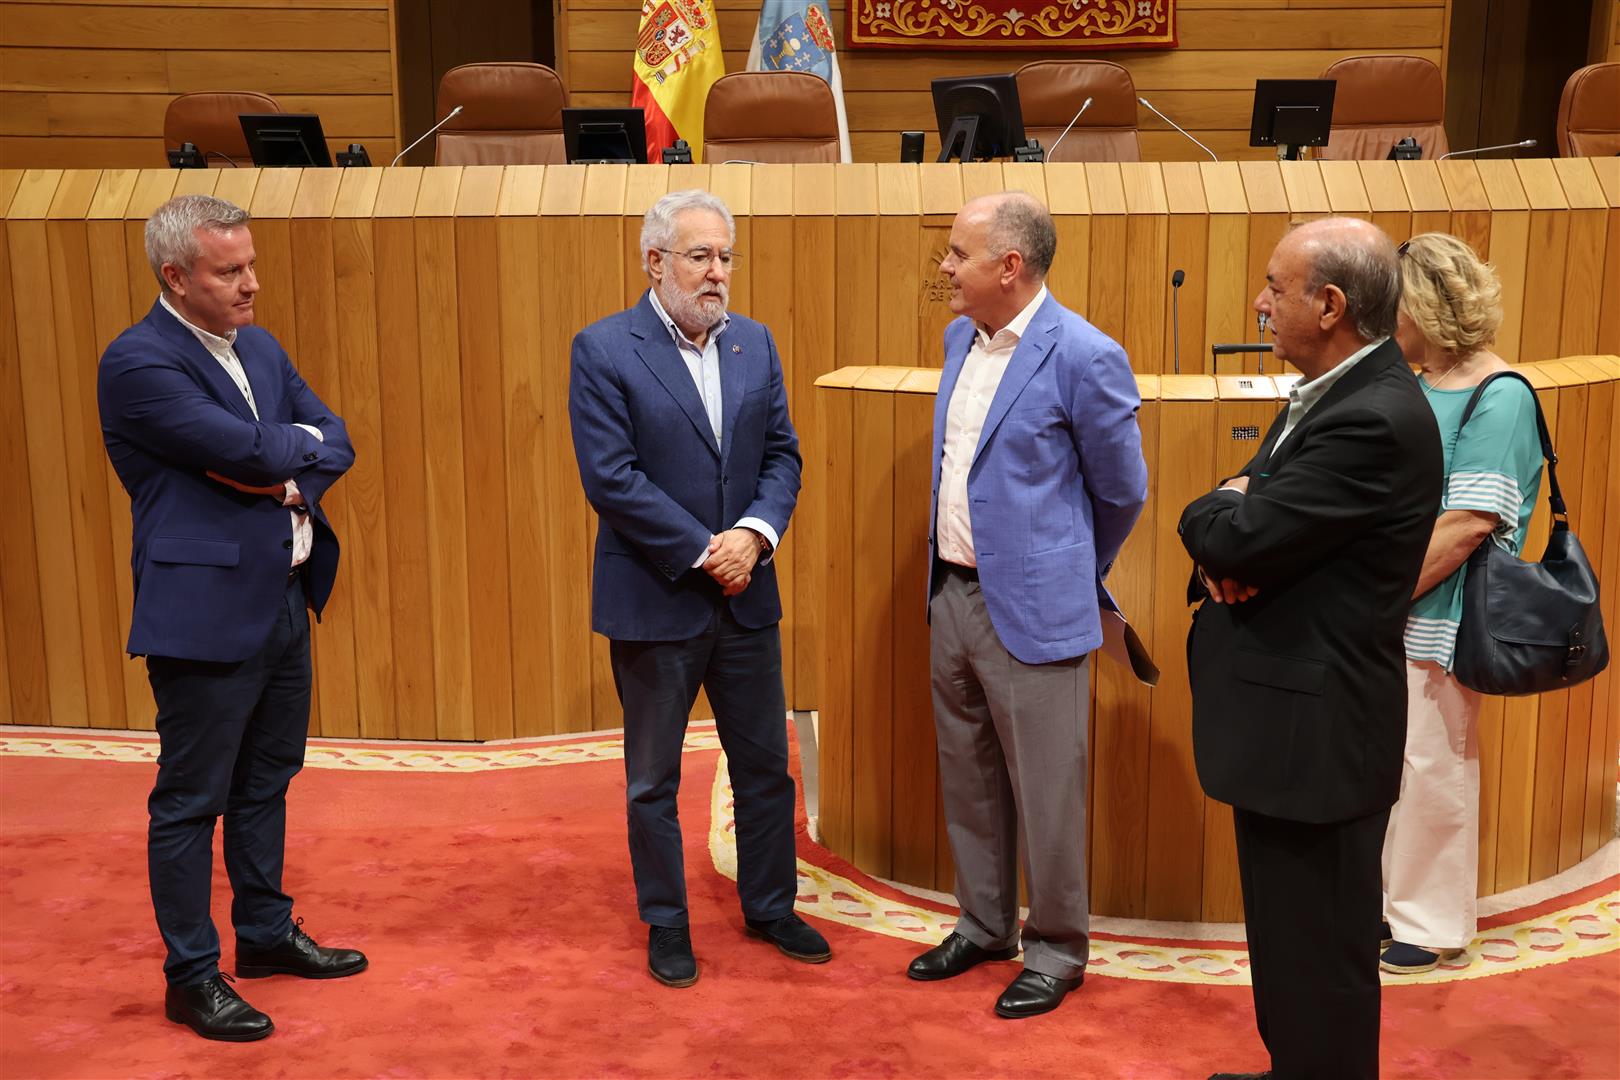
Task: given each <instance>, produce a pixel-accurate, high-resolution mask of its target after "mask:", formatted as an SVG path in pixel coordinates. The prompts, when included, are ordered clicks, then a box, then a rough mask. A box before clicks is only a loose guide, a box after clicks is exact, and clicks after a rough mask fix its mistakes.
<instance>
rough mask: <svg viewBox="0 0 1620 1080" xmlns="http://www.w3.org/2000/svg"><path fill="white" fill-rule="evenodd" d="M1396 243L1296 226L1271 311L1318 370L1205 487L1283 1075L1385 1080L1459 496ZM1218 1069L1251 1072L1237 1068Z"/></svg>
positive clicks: (1285, 349) (1202, 634)
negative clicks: (1432, 599) (1388, 896)
mask: <svg viewBox="0 0 1620 1080" xmlns="http://www.w3.org/2000/svg"><path fill="white" fill-rule="evenodd" d="M1399 300H1400V276H1399V274H1398V272H1397V270H1396V266H1395V246H1394V245H1393V244H1392V243H1390V239H1389V237H1387V236H1385V235H1384V233H1383V232H1382V230H1380V229H1378V228H1377V227H1376V226H1374V225H1370V224H1368V223H1367V222H1365V221H1357V220H1353V219H1349V218H1330V219H1327V220H1324V221H1314V222H1310V223H1308V224H1305V225H1301V226H1299V227H1298V228H1295V229H1294V230H1293V231H1291V232H1289V233H1288V234H1287V235H1285V236H1284V237H1283V238H1282V240H1281V241H1280V242H1279V243H1278V244H1277V248H1276V250H1275V251H1274V252H1273V253H1272V256H1271V261H1270V263H1269V264H1268V266H1267V267H1266V285H1265V287H1264V288H1263V289H1261V290H1260V295H1259V296H1257V297H1256V298H1255V301H1254V306H1255V310H1257V311H1259V312H1260V313H1261V314H1263V315H1265V316H1267V317H1268V318H1269V319H1270V322H1271V327H1272V332H1273V334H1274V335H1275V337H1276V345H1275V349H1276V355H1277V357H1278V359H1281V360H1286V361H1288V362H1289V363H1291V364H1293V365H1294V366H1295V367H1297V368H1299V370H1300V371H1301V372H1302V373H1303V375H1304V378H1303V379H1302V380H1301V381H1300V383H1299V384H1298V385H1297V386H1295V387H1294V388H1293V389H1292V390H1291V391H1290V393H1289V404H1288V408H1286V409H1284V410H1283V411H1282V412H1281V413H1280V414H1278V416H1277V419H1276V420H1275V421H1274V422H1273V423H1272V425H1271V430H1270V431H1269V432H1268V433H1267V435H1266V437H1265V439H1264V440H1263V441H1262V442H1261V444H1260V450H1259V452H1258V453H1257V454H1255V456H1254V458H1253V459H1252V460H1251V461H1250V462H1249V464H1248V465H1247V466H1245V467H1244V469H1243V471H1242V472H1241V473H1239V474H1238V475H1237V476H1236V477H1234V478H1232V479H1231V480H1228V481H1227V482H1226V483H1225V484H1223V485H1222V486H1221V487H1220V488H1218V489H1216V490H1215V491H1213V492H1211V493H1209V494H1208V495H1204V496H1202V497H1200V498H1198V499H1196V500H1194V501H1193V502H1192V503H1191V504H1190V505H1189V506H1188V507H1187V508H1186V510H1185V511H1184V512H1183V513H1182V516H1181V526H1180V528H1181V539H1182V543H1183V544H1184V545H1185V546H1186V548H1187V551H1188V553H1189V554H1190V555H1192V557H1193V561H1194V562H1195V563H1196V564H1197V566H1196V568H1195V571H1194V574H1193V580H1192V583H1191V585H1190V586H1189V600H1192V601H1197V600H1200V599H1202V600H1204V603H1203V605H1202V606H1201V607H1200V608H1199V609H1198V611H1197V613H1196V614H1195V615H1194V617H1193V627H1192V631H1191V634H1190V636H1189V638H1188V642H1187V657H1188V674H1189V677H1190V681H1191V683H1192V691H1193V750H1194V754H1195V756H1196V758H1197V762H1198V779H1199V780H1200V782H1202V784H1203V786H1204V790H1205V791H1206V792H1208V793H1209V795H1210V797H1211V798H1215V799H1219V800H1220V801H1222V802H1225V803H1230V804H1231V805H1232V819H1233V824H1234V826H1235V829H1236V833H1237V853H1238V871H1239V875H1240V878H1241V882H1242V886H1243V915H1244V920H1245V924H1246V926H1247V930H1248V945H1249V960H1250V968H1249V974H1250V979H1251V981H1252V983H1253V989H1254V1011H1255V1020H1256V1022H1257V1026H1258V1027H1259V1029H1260V1037H1261V1039H1262V1040H1263V1041H1264V1042H1265V1044H1266V1048H1267V1049H1268V1050H1269V1051H1270V1052H1271V1072H1270V1073H1260V1074H1256V1075H1260V1076H1267V1075H1269V1076H1272V1077H1276V1078H1277V1080H1305V1078H1310V1080H1329V1078H1334V1077H1344V1078H1347V1080H1350V1078H1354V1080H1367V1078H1371V1077H1376V1076H1377V1075H1378V951H1379V945H1378V940H1379V931H1378V922H1379V917H1380V915H1381V914H1382V911H1383V906H1382V905H1383V900H1382V896H1381V887H1382V886H1381V875H1380V867H1379V860H1380V855H1381V852H1382V850H1383V844H1384V827H1385V824H1386V822H1387V821H1388V820H1389V808H1390V806H1391V805H1392V804H1393V803H1394V802H1395V799H1396V796H1397V795H1398V794H1399V792H1400V781H1401V757H1402V753H1403V751H1404V748H1405V743H1406V652H1405V649H1404V647H1403V644H1402V634H1403V633H1404V631H1405V628H1406V614H1407V610H1408V609H1409V608H1410V607H1411V604H1412V589H1413V587H1414V586H1415V585H1416V584H1417V579H1418V572H1419V570H1420V569H1421V568H1422V565H1423V553H1424V551H1425V550H1426V549H1427V547H1428V543H1429V534H1430V532H1431V530H1432V529H1433V527H1434V516H1435V513H1436V512H1437V508H1438V507H1439V505H1440V486H1441V455H1440V433H1439V429H1438V428H1437V427H1436V425H1435V420H1434V413H1433V411H1431V410H1430V408H1429V407H1428V405H1427V404H1426V403H1425V402H1424V400H1423V390H1422V389H1421V388H1420V386H1419V384H1418V381H1417V379H1416V378H1415V377H1414V376H1413V375H1412V372H1411V371H1410V370H1408V368H1407V366H1406V361H1405V359H1404V358H1403V357H1402V356H1401V350H1400V346H1398V345H1396V344H1395V340H1394V338H1393V337H1392V336H1391V335H1392V334H1393V333H1394V332H1395V313H1396V308H1397V305H1398V303H1399ZM1216 1075H1217V1076H1233V1075H1240V1074H1227V1073H1218V1074H1216Z"/></svg>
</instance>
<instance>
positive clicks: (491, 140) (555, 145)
mask: <svg viewBox="0 0 1620 1080" xmlns="http://www.w3.org/2000/svg"><path fill="white" fill-rule="evenodd" d="M567 104H568V92H567V91H566V90H564V89H563V84H562V80H561V79H559V78H558V77H557V73H556V72H555V71H553V70H551V69H550V68H548V67H546V66H545V65H544V64H519V63H487V64H462V65H461V66H460V67H454V68H451V69H450V70H449V71H447V72H445V73H444V78H442V79H440V80H439V99H438V102H437V108H438V113H437V114H436V115H437V116H439V117H443V116H444V115H445V114H446V113H448V112H449V111H450V110H451V109H454V108H455V107H456V106H457V105H461V106H464V107H465V108H464V111H463V112H462V114H461V115H460V116H458V117H456V118H455V119H454V120H452V121H450V122H449V123H448V124H446V125H444V127H442V128H440V129H439V133H438V134H437V135H436V136H434V139H435V140H436V142H435V145H434V153H433V160H434V163H435V164H438V165H563V164H566V163H567V161H568V157H567V154H566V152H565V151H564V150H563V136H562V111H563V106H565V105H567Z"/></svg>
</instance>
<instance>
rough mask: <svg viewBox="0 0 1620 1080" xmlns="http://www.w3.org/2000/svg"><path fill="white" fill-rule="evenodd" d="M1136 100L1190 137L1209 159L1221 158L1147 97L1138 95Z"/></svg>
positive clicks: (1216, 159)
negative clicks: (1157, 107)
mask: <svg viewBox="0 0 1620 1080" xmlns="http://www.w3.org/2000/svg"><path fill="white" fill-rule="evenodd" d="M1136 100H1137V101H1138V102H1139V103H1140V104H1141V105H1142V107H1143V108H1145V109H1146V110H1147V111H1148V112H1150V113H1152V114H1153V115H1154V116H1157V117H1158V118H1159V119H1160V120H1163V121H1164V122H1165V123H1167V124H1169V125H1170V126H1171V127H1173V128H1175V129H1176V130H1177V131H1179V132H1181V133H1182V134H1183V135H1185V136H1187V138H1189V139H1192V142H1193V144H1194V145H1195V146H1197V147H1198V149H1200V150H1202V151H1203V152H1204V153H1206V154H1208V155H1209V160H1211V161H1219V160H1221V159H1220V158H1218V157H1216V156H1215V151H1213V150H1211V149H1210V148H1209V147H1207V146H1205V145H1204V144H1203V143H1201V142H1199V141H1198V140H1197V139H1193V135H1192V132H1190V131H1188V130H1187V129H1186V128H1184V127H1182V126H1181V125H1180V124H1178V123H1176V122H1175V121H1174V120H1172V119H1170V118H1169V117H1168V116H1166V115H1164V113H1162V112H1160V111H1159V110H1158V109H1155V108H1154V107H1153V103H1152V102H1151V101H1149V100H1148V99H1147V98H1145V97H1139V98H1137V99H1136Z"/></svg>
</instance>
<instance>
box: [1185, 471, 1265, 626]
mask: <svg viewBox="0 0 1620 1080" xmlns="http://www.w3.org/2000/svg"><path fill="white" fill-rule="evenodd" d="M1221 490H1223V491H1235V492H1237V493H1238V494H1239V495H1247V494H1248V493H1249V478H1248V477H1247V476H1234V477H1233V478H1232V479H1230V480H1228V481H1227V482H1226V483H1224V484H1222V485H1221ZM1198 580H1199V581H1202V582H1203V583H1204V588H1205V590H1207V591H1208V593H1209V598H1210V599H1211V600H1213V601H1215V602H1216V603H1217V604H1241V603H1243V601H1245V600H1249V599H1252V598H1253V597H1254V596H1255V595H1256V594H1258V593H1259V592H1260V590H1259V589H1257V588H1255V587H1254V586H1253V585H1245V584H1244V583H1243V582H1241V581H1238V580H1237V579H1236V578H1217V577H1215V576H1214V575H1213V574H1211V573H1209V572H1208V571H1207V570H1205V569H1204V568H1203V567H1202V566H1200V567H1198Z"/></svg>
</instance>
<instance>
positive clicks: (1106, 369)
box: [928, 295, 1147, 664]
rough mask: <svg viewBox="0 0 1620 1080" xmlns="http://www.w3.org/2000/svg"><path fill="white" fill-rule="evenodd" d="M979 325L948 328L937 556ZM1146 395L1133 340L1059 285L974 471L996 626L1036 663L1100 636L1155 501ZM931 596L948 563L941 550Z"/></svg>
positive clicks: (1012, 647) (1083, 647) (1004, 382)
mask: <svg viewBox="0 0 1620 1080" xmlns="http://www.w3.org/2000/svg"><path fill="white" fill-rule="evenodd" d="M973 335H974V326H973V321H972V320H971V319H969V318H967V317H965V316H964V317H962V318H959V319H957V320H955V321H954V322H952V323H951V324H950V325H949V326H948V327H946V328H945V371H944V373H943V374H942V376H941V377H940V380H939V396H938V397H937V398H936V399H935V402H934V463H933V496H932V499H931V501H930V504H929V510H928V546H929V553H930V555H931V556H932V555H933V554H934V546H935V529H936V522H937V520H938V514H939V473H940V461H941V457H942V452H943V448H944V444H945V417H946V414H947V411H948V410H949V409H950V403H951V394H952V392H953V391H954V390H955V389H956V382H957V379H958V378H959V377H960V375H961V373H962V365H963V363H964V361H966V359H967V354H968V349H969V348H970V347H971V346H972V344H973ZM1140 405H1141V398H1140V397H1139V396H1138V394H1137V391H1136V378H1135V376H1133V375H1132V374H1131V367H1130V363H1129V361H1127V360H1126V358H1125V350H1124V349H1122V348H1120V347H1119V345H1118V344H1117V343H1115V342H1114V341H1113V340H1111V339H1110V338H1109V337H1108V336H1107V335H1105V334H1104V333H1103V332H1102V331H1100V330H1098V329H1097V328H1096V327H1095V326H1092V325H1091V324H1090V323H1088V322H1087V321H1086V320H1085V319H1083V318H1081V317H1080V316H1079V315H1076V314H1075V313H1074V312H1072V311H1070V310H1068V309H1067V308H1065V307H1064V306H1063V305H1062V304H1059V303H1058V302H1057V300H1056V299H1055V298H1054V297H1052V296H1050V295H1048V297H1047V298H1046V301H1045V302H1044V303H1042V304H1041V306H1040V307H1039V308H1038V309H1037V310H1036V312H1035V317H1034V318H1033V319H1031V320H1030V323H1029V327H1028V328H1027V330H1026V331H1025V333H1024V336H1023V339H1022V340H1021V341H1020V342H1019V343H1018V347H1017V348H1016V349H1015V350H1014V351H1013V355H1012V360H1011V361H1009V363H1008V364H1007V371H1006V373H1005V374H1004V375H1003V376H1002V379H1001V385H1000V386H999V387H998V388H997V389H996V394H995V397H994V398H993V399H992V400H991V402H990V411H989V413H988V414H987V415H986V417H985V421H984V428H983V431H982V433H981V434H980V436H979V446H978V449H977V451H976V452H975V453H974V457H973V465H972V467H971V468H970V470H969V472H968V482H967V490H968V504H969V512H970V514H971V520H972V527H973V548H974V554H975V556H976V557H977V562H978V569H979V585H980V588H981V589H982V590H983V592H984V599H985V606H986V607H987V608H988V609H989V613H990V622H991V624H992V625H993V626H994V627H995V630H996V634H997V636H999V637H1000V638H1001V643H1002V644H1003V645H1004V646H1006V648H1007V651H1008V652H1010V653H1012V654H1013V656H1015V657H1017V658H1018V659H1019V660H1021V661H1023V662H1024V663H1026V664H1044V663H1051V662H1052V661H1056V660H1066V659H1069V658H1071V657H1075V656H1080V655H1082V654H1084V653H1088V652H1090V651H1092V650H1093V649H1095V648H1097V647H1098V646H1099V645H1101V644H1102V623H1101V619H1100V617H1099V605H1100V604H1106V605H1109V606H1111V603H1112V602H1111V601H1110V600H1108V599H1107V594H1106V592H1105V591H1104V590H1103V587H1102V579H1103V578H1104V577H1105V576H1107V574H1108V570H1109V568H1110V567H1111V566H1112V565H1113V562H1114V558H1115V556H1117V555H1118V554H1119V549H1120V547H1121V546H1122V545H1123V544H1124V543H1125V537H1126V536H1128V535H1129V534H1130V531H1131V526H1132V525H1133V524H1135V522H1136V518H1137V515H1138V514H1140V513H1141V511H1142V504H1143V503H1144V502H1145V501H1146V500H1147V465H1146V463H1145V462H1144V461H1143V459H1142V436H1141V432H1140V430H1139V429H1138V427H1137V423H1136V412H1137V409H1138V408H1139V407H1140ZM929 567H930V569H929V595H930V596H932V595H933V586H934V581H933V577H934V574H935V573H936V572H937V568H938V563H937V560H936V559H934V558H930V559H929Z"/></svg>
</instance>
